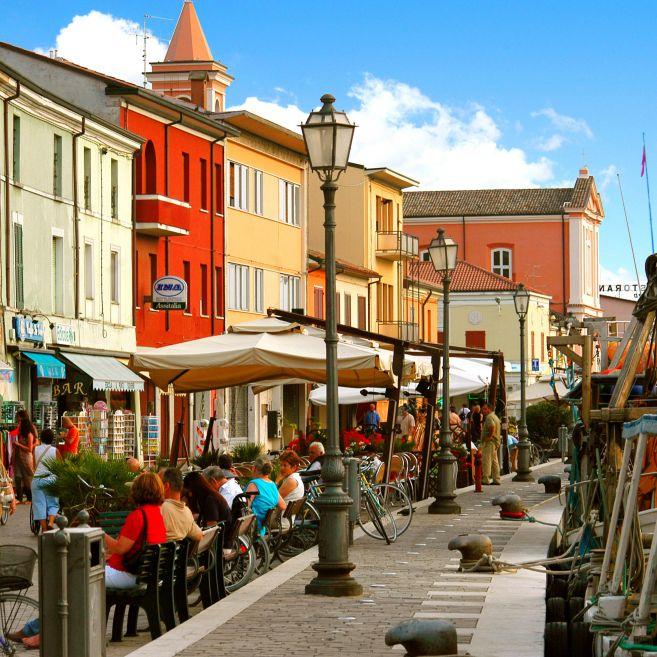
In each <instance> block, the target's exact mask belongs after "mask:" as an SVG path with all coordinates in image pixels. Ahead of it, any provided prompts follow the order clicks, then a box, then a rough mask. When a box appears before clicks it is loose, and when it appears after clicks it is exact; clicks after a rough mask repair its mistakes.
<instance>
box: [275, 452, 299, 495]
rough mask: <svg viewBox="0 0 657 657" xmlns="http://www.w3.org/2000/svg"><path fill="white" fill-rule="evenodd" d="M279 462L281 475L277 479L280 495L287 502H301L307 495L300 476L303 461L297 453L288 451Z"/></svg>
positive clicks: (281, 456)
mask: <svg viewBox="0 0 657 657" xmlns="http://www.w3.org/2000/svg"><path fill="white" fill-rule="evenodd" d="M279 462H280V464H281V474H280V475H279V476H278V478H277V479H276V484H277V485H278V493H279V495H280V496H281V497H282V498H283V500H284V501H285V502H294V501H295V500H300V499H301V498H302V497H303V496H304V494H305V488H304V485H303V481H301V475H299V465H300V464H301V459H300V458H299V457H298V456H297V453H296V452H294V451H292V450H288V451H286V452H283V453H282V454H281V455H280V457H279Z"/></svg>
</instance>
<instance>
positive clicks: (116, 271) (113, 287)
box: [110, 249, 121, 303]
mask: <svg viewBox="0 0 657 657" xmlns="http://www.w3.org/2000/svg"><path fill="white" fill-rule="evenodd" d="M110 276H111V279H110V299H111V301H112V303H120V302H121V297H120V294H121V292H120V290H121V260H120V258H119V252H118V251H116V250H115V249H112V250H111V251H110Z"/></svg>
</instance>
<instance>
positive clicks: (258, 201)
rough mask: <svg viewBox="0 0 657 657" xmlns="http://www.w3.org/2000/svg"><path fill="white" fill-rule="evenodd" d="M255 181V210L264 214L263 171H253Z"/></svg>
mask: <svg viewBox="0 0 657 657" xmlns="http://www.w3.org/2000/svg"><path fill="white" fill-rule="evenodd" d="M253 181H254V188H255V199H254V203H255V207H254V209H253V211H254V212H255V213H256V214H262V213H263V204H262V196H263V193H262V188H263V175H262V171H254V172H253Z"/></svg>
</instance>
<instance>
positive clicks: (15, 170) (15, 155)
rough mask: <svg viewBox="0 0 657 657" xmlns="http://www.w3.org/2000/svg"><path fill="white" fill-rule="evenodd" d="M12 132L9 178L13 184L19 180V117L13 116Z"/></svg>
mask: <svg viewBox="0 0 657 657" xmlns="http://www.w3.org/2000/svg"><path fill="white" fill-rule="evenodd" d="M12 127H13V131H12V140H13V141H12V145H13V152H12V160H11V177H12V178H13V179H14V182H18V181H19V180H20V179H21V117H20V116H16V115H14V121H13V126H12Z"/></svg>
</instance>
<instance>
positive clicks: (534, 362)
mask: <svg viewBox="0 0 657 657" xmlns="http://www.w3.org/2000/svg"><path fill="white" fill-rule="evenodd" d="M540 370H541V366H540V365H539V362H538V358H532V372H540Z"/></svg>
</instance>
